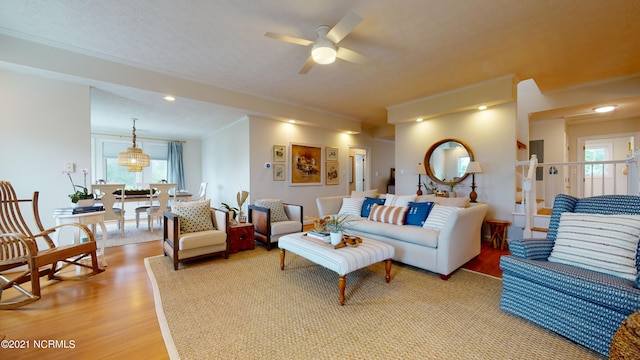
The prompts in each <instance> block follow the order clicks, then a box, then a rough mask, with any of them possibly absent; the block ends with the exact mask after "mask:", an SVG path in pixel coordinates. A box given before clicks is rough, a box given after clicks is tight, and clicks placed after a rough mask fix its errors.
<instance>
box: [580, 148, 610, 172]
mask: <svg viewBox="0 0 640 360" xmlns="http://www.w3.org/2000/svg"><path fill="white" fill-rule="evenodd" d="M611 157H612V152H611V144H610V143H600V144H588V145H585V148H584V161H585V162H590V161H607V160H611ZM610 168H611V165H605V164H593V165H589V164H585V166H584V175H585V177H591V176H594V177H603V176H604V177H609V176H611V175H610V172H611V170H610Z"/></svg>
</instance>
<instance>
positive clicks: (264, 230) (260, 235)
mask: <svg viewBox="0 0 640 360" xmlns="http://www.w3.org/2000/svg"><path fill="white" fill-rule="evenodd" d="M274 211H275V212H277V213H278V214H279V215H280V216H278V217H281V216H282V213H283V212H284V214H286V217H282V218H278V217H276V218H275V219H274V216H273V215H272V214H273V212H274ZM249 222H250V223H252V224H253V226H254V227H255V239H256V240H258V241H259V242H261V243H263V244H265V245H266V246H267V251H271V248H272V247H273V245H272V244H273V243H276V242H278V239H279V238H280V237H281V236H283V235H287V234H292V233H297V232H301V231H302V225H303V223H302V205H294V204H286V203H283V202H282V201H280V200H273V199H264V200H257V201H256V202H255V204H253V205H249Z"/></svg>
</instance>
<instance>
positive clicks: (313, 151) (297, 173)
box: [289, 143, 322, 186]
mask: <svg viewBox="0 0 640 360" xmlns="http://www.w3.org/2000/svg"><path fill="white" fill-rule="evenodd" d="M289 154H291V158H290V160H291V162H290V166H289V167H290V168H289V179H290V185H292V186H299V185H322V147H321V146H315V145H303V144H293V143H292V144H291V150H290V151H289Z"/></svg>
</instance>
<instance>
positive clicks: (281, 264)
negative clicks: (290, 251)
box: [280, 249, 284, 270]
mask: <svg viewBox="0 0 640 360" xmlns="http://www.w3.org/2000/svg"><path fill="white" fill-rule="evenodd" d="M280 270H284V249H280Z"/></svg>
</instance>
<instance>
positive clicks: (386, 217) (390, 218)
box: [369, 204, 409, 225]
mask: <svg viewBox="0 0 640 360" xmlns="http://www.w3.org/2000/svg"><path fill="white" fill-rule="evenodd" d="M407 210H409V207H408V206H384V205H378V204H373V207H372V208H371V212H370V213H369V220H371V221H377V222H383V223H387V224H394V225H404V217H405V215H406V214H407Z"/></svg>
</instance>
